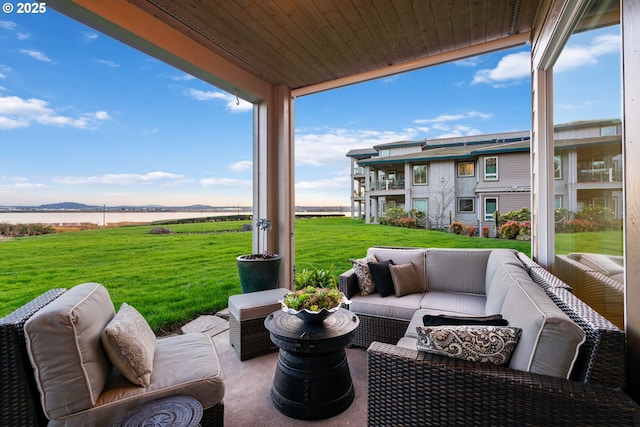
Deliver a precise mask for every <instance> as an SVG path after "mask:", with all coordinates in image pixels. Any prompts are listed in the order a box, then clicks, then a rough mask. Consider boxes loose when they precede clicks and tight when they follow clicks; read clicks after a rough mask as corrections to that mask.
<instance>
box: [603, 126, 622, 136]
mask: <svg viewBox="0 0 640 427" xmlns="http://www.w3.org/2000/svg"><path fill="white" fill-rule="evenodd" d="M617 134H618V131H617V129H616V127H615V126H603V127H601V128H600V136H613V135H617Z"/></svg>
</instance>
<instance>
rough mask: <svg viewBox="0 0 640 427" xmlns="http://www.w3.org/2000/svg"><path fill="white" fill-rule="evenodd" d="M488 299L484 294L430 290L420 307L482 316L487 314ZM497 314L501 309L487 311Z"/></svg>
mask: <svg viewBox="0 0 640 427" xmlns="http://www.w3.org/2000/svg"><path fill="white" fill-rule="evenodd" d="M486 304H487V299H486V298H485V296H484V295H477V294H463V293H460V292H442V291H429V292H427V293H426V294H424V297H423V298H422V301H421V302H420V308H428V309H432V310H439V311H442V312H448V313H457V314H466V315H471V316H482V315H484V314H485V306H486ZM486 313H487V314H496V313H499V311H492V312H486Z"/></svg>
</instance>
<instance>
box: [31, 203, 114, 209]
mask: <svg viewBox="0 0 640 427" xmlns="http://www.w3.org/2000/svg"><path fill="white" fill-rule="evenodd" d="M100 207H101V206H91V205H85V204H84V203H75V202H62V203H50V204H48V205H40V206H38V208H39V209H69V210H82V209H98V208H100Z"/></svg>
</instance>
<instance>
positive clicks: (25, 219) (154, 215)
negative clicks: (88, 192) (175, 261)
mask: <svg viewBox="0 0 640 427" xmlns="http://www.w3.org/2000/svg"><path fill="white" fill-rule="evenodd" d="M237 214H238V212H235V211H222V212H201V211H198V212H109V211H107V212H0V223H8V224H52V225H73V224H83V223H88V224H97V225H109V224H116V223H119V222H136V223H147V222H153V221H165V220H171V219H183V218H203V217H208V216H227V215H237ZM300 214H301V215H309V214H312V212H300ZM319 214H320V215H322V214H324V215H330V214H334V215H335V214H336V212H320V213H319ZM341 214H344V213H341ZM240 215H250V212H244V211H241V212H240ZM345 215H346V214H345Z"/></svg>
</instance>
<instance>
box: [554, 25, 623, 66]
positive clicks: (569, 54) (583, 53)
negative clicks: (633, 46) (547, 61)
mask: <svg viewBox="0 0 640 427" xmlns="http://www.w3.org/2000/svg"><path fill="white" fill-rule="evenodd" d="M620 43H621V42H620V35H619V34H602V35H600V36H597V37H594V38H593V40H591V44H590V45H589V46H580V45H567V46H566V47H565V48H564V49H563V50H562V53H561V54H560V56H559V57H558V61H557V62H556V64H555V65H554V66H553V70H554V72H556V73H562V72H563V71H567V70H571V69H573V68H580V67H584V66H587V65H595V64H597V63H598V58H599V57H600V56H603V55H607V54H610V53H616V52H619V51H620Z"/></svg>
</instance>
